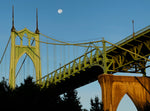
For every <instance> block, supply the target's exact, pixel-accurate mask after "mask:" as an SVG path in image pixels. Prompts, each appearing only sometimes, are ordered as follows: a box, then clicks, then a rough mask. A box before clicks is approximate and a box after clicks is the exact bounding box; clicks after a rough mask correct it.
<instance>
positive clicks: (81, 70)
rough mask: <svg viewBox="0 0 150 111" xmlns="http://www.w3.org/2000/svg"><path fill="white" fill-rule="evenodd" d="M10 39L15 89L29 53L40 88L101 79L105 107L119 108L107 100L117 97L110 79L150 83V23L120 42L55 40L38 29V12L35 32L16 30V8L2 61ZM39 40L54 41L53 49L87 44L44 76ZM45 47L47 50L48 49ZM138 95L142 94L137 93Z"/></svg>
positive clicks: (11, 82)
mask: <svg viewBox="0 0 150 111" xmlns="http://www.w3.org/2000/svg"><path fill="white" fill-rule="evenodd" d="M41 36H44V37H46V38H47V39H46V41H42V40H40V39H41ZM24 38H26V40H27V44H26V45H24ZM16 39H18V40H19V44H17V42H16ZM48 39H51V40H52V41H55V42H57V43H52V42H48V41H47V40H48ZM10 42H11V54H10V68H9V85H10V87H11V88H12V89H14V88H15V86H16V78H17V76H18V75H19V72H20V70H21V68H22V66H23V64H24V63H25V60H26V58H27V56H29V57H30V59H31V60H32V62H33V64H34V67H35V72H36V79H35V83H36V84H39V85H40V86H41V88H42V87H48V86H49V85H50V84H55V85H56V86H59V85H60V86H61V87H62V89H60V92H61V93H64V92H66V91H67V90H70V89H75V88H78V87H81V86H83V85H86V84H89V83H91V82H93V81H96V80H99V82H100V84H101V86H102V90H103V102H104V110H105V111H107V110H111V111H115V110H116V109H113V108H112V106H111V107H110V106H109V104H111V105H112V104H114V103H112V102H107V101H108V100H107V99H109V100H111V99H113V98H114V97H112V96H110V95H109V94H111V93H110V92H111V90H112V92H113V91H114V89H113V88H112V87H114V86H110V84H109V83H111V85H112V84H113V82H116V81H118V82H120V83H119V84H118V83H116V84H117V85H118V86H115V87H119V88H121V87H120V86H119V85H120V84H126V86H127V84H128V83H129V81H130V82H132V84H134V85H135V84H140V85H141V86H145V85H147V84H146V83H148V82H144V83H143V81H149V79H148V78H147V77H146V68H148V67H150V65H149V63H148V62H149V61H150V59H149V56H150V26H147V27H145V28H143V29H141V30H139V31H138V32H136V33H134V34H133V35H130V36H128V37H126V38H125V39H123V40H121V41H119V42H117V43H116V44H113V43H111V42H109V41H106V40H105V39H104V38H103V39H102V40H98V41H91V42H84V43H68V42H64V41H60V40H56V39H54V38H51V37H49V36H46V35H44V34H42V33H41V32H40V31H39V29H38V16H36V30H35V32H32V31H30V30H28V29H27V28H24V29H23V30H21V31H17V30H16V29H15V25H14V11H13V14H12V29H11V36H10V38H9V40H8V43H7V45H6V48H5V50H4V53H3V55H2V58H1V60H0V63H2V60H3V58H4V56H5V53H6V50H7V48H8V45H9V43H10ZM40 44H46V45H51V46H53V48H54V49H53V50H54V51H55V49H56V47H55V46H56V45H59V46H62V47H64V46H74V47H83V48H86V51H85V52H84V53H83V54H82V55H81V56H78V57H76V58H74V59H73V60H72V61H70V62H68V63H65V64H64V65H60V67H59V68H57V69H55V70H54V71H52V72H50V73H47V74H45V75H44V76H42V75H43V74H42V71H41V58H42V57H41V56H40V55H41V54H40ZM46 51H47V52H48V50H46ZM60 52H61V51H60ZM24 54H26V56H25V58H24V60H23V62H22V64H21V66H20V68H19V70H18V72H17V73H16V65H17V63H18V61H19V59H20V58H21V57H22V56H23V55H24ZM61 54H62V52H61ZM61 54H60V56H61ZM74 54H75V53H74ZM74 54H73V55H74ZM48 57H49V55H48V53H47V60H46V61H48ZM61 59H62V57H61ZM61 59H60V60H61ZM48 62H49V61H48ZM48 62H47V64H48ZM54 64H55V61H54ZM48 68H49V67H48ZM47 72H48V71H47ZM116 72H126V73H140V74H143V77H141V78H138V77H137V78H136V79H135V78H134V77H128V78H126V77H118V76H113V74H114V73H116ZM109 78H112V79H109ZM113 78H114V79H113ZM116 78H117V79H116ZM143 78H144V79H143ZM112 80H114V81H112ZM110 81H111V82H110ZM123 82H125V83H123ZM108 84H109V85H108ZM134 85H133V87H134ZM141 86H139V87H141ZM110 88H111V89H110ZM135 90H136V88H135ZM141 90H142V91H143V92H141V94H144V95H145V94H146V95H150V94H149V93H148V92H145V90H150V87H149V85H148V86H146V88H145V87H144V89H141ZM118 91H120V90H118ZM117 93H118V92H117ZM124 93H127V91H125V92H124ZM128 94H129V95H130V96H131V98H132V99H133V102H134V103H135V105H136V106H137V108H139V110H140V109H142V108H143V106H141V105H139V104H141V103H139V101H138V102H137V103H136V101H134V98H133V97H132V94H130V93H129V92H128ZM112 95H113V94H112ZM122 96H123V95H122ZM122 96H121V97H122ZM121 97H120V98H119V99H118V103H116V106H115V107H114V108H116V107H117V105H118V104H119V101H120V99H121ZM137 97H139V95H138V94H137ZM144 97H145V98H144V99H145V101H144V102H143V103H142V104H144V103H145V102H146V101H149V99H148V98H149V97H150V96H144ZM139 98H140V97H139ZM142 99H143V98H142Z"/></svg>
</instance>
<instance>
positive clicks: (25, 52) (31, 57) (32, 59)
mask: <svg viewBox="0 0 150 111" xmlns="http://www.w3.org/2000/svg"><path fill="white" fill-rule="evenodd" d="M25 54H26V55H27V56H29V58H30V59H31V61H32V62H33V65H34V68H35V67H36V65H35V61H34V57H33V56H31V54H30V53H28V52H27V51H24V52H22V54H20V56H19V57H18V58H17V60H16V64H15V66H17V63H18V61H19V60H20V58H21V57H22V56H23V55H25ZM35 73H36V70H35Z"/></svg>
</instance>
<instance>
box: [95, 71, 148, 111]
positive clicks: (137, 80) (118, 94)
mask: <svg viewBox="0 0 150 111" xmlns="http://www.w3.org/2000/svg"><path fill="white" fill-rule="evenodd" d="M98 81H99V83H100V86H101V89H102V102H103V105H104V111H116V110H117V107H118V105H119V103H120V101H121V99H122V98H123V96H124V95H125V94H127V95H128V96H129V97H130V98H131V100H132V101H133V103H134V104H135V106H136V108H137V109H138V111H144V108H145V107H144V106H145V105H146V104H147V103H150V78H149V77H136V76H117V75H112V74H101V75H99V76H98Z"/></svg>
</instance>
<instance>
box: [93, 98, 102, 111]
mask: <svg viewBox="0 0 150 111" xmlns="http://www.w3.org/2000/svg"><path fill="white" fill-rule="evenodd" d="M90 111H103V104H102V103H101V102H99V98H98V97H97V96H96V97H95V99H94V100H93V99H91V109H90Z"/></svg>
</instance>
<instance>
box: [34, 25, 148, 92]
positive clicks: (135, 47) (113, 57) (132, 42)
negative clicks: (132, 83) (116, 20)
mask: <svg viewBox="0 0 150 111" xmlns="http://www.w3.org/2000/svg"><path fill="white" fill-rule="evenodd" d="M105 43H109V42H107V41H105V40H103V48H102V49H98V48H95V49H93V50H91V51H89V52H87V53H85V54H84V55H82V56H80V57H78V58H76V59H75V60H73V61H71V62H69V63H68V64H65V65H64V66H62V67H60V68H59V69H57V70H55V71H53V72H51V73H49V74H48V75H46V76H44V77H43V78H41V79H40V80H39V81H37V82H41V83H42V84H43V85H45V86H49V84H50V83H55V84H57V85H59V86H60V85H62V87H63V89H61V90H63V91H62V92H64V91H66V90H69V89H74V88H77V87H80V86H83V85H85V84H88V83H90V82H93V81H95V80H97V77H98V75H100V74H103V73H104V72H105V73H106V72H107V73H108V74H113V73H115V72H134V73H143V74H144V75H145V68H146V67H147V66H146V63H147V61H148V57H149V55H150V26H147V27H145V28H143V29H142V30H140V31H138V32H136V33H135V36H134V37H133V36H132V35H130V36H128V37H126V38H125V39H123V40H121V41H119V42H117V43H116V44H112V43H109V44H111V45H112V46H110V47H108V48H106V47H105ZM105 49H106V50H105Z"/></svg>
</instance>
